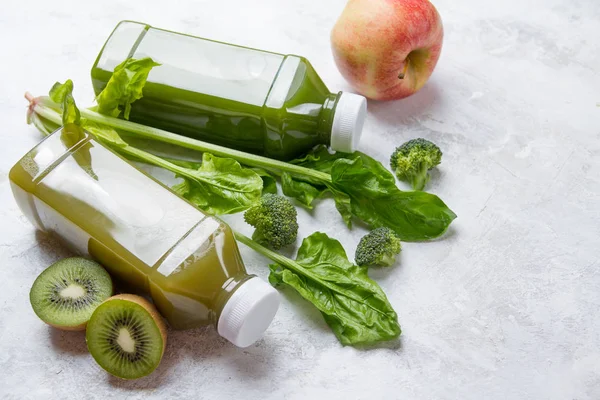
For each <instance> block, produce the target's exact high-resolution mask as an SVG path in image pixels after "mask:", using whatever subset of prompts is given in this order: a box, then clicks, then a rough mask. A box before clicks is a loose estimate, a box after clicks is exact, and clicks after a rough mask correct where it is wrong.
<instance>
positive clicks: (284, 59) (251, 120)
mask: <svg viewBox="0 0 600 400" xmlns="http://www.w3.org/2000/svg"><path fill="white" fill-rule="evenodd" d="M144 57H151V58H152V59H153V60H154V61H156V62H158V63H160V64H161V65H160V66H157V67H154V68H153V69H152V70H151V71H150V74H149V76H148V80H147V82H146V84H145V86H144V88H143V97H142V98H141V99H139V100H136V101H135V102H134V103H133V104H132V109H131V114H130V117H129V119H130V120H131V121H134V122H138V123H141V124H144V125H149V126H153V127H156V128H160V129H164V130H167V131H171V132H174V133H178V134H181V135H185V136H189V137H193V138H196V139H200V140H204V141H207V142H211V143H215V144H219V145H222V146H226V147H230V148H234V149H238V150H243V151H247V152H251V153H255V154H259V155H264V156H267V157H271V158H276V159H281V160H289V159H292V158H295V157H297V156H299V155H301V154H303V153H306V152H307V151H308V150H310V149H311V148H313V147H314V146H315V145H318V144H325V145H328V146H331V148H332V149H333V150H336V151H342V152H352V151H354V150H355V149H356V147H357V144H358V141H359V138H360V134H361V131H362V128H363V123H364V119H365V115H366V99H365V98H364V97H362V96H359V95H356V94H352V93H344V92H339V93H331V92H330V91H329V89H327V87H326V86H325V84H324V83H323V81H322V80H321V78H320V77H319V76H318V75H317V73H316V72H315V70H314V69H313V67H312V66H311V64H310V63H309V62H308V60H306V59H305V58H303V57H299V56H295V55H284V54H278V53H272V52H268V51H262V50H256V49H251V48H247V47H241V46H236V45H231V44H227V43H221V42H216V41H212V40H207V39H202V38H198V37H194V36H189V35H184V34H180V33H175V32H170V31H166V30H162V29H157V28H153V27H151V26H149V25H146V24H142V23H138V22H132V21H122V22H120V23H119V24H118V25H117V27H116V28H115V30H114V31H113V32H112V34H111V35H110V37H109V38H108V40H107V41H106V43H105V44H104V47H103V48H102V50H101V51H100V54H99V55H98V58H97V59H96V62H95V63H94V66H93V67H92V82H93V86H94V91H95V92H96V95H98V94H99V93H100V92H101V91H102V89H104V87H105V86H106V84H107V82H108V81H109V79H110V77H111V76H112V72H113V71H114V68H115V67H116V66H117V65H119V64H120V63H121V62H123V61H125V60H126V59H128V58H135V59H140V58H144Z"/></svg>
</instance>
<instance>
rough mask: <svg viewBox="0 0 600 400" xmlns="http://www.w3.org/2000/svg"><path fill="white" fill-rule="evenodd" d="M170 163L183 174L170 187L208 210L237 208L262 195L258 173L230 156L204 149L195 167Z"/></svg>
mask: <svg viewBox="0 0 600 400" xmlns="http://www.w3.org/2000/svg"><path fill="white" fill-rule="evenodd" d="M173 166H174V167H175V168H174V169H172V170H173V171H174V172H175V173H176V174H177V176H178V177H180V178H183V182H182V183H180V184H178V185H175V186H174V187H173V190H175V192H177V193H178V194H180V195H181V196H183V197H185V198H186V199H188V200H189V201H191V202H192V203H194V204H195V205H196V206H198V207H200V208H201V209H203V210H204V211H206V212H207V213H209V214H233V213H236V212H240V211H243V210H246V209H247V208H249V207H250V206H251V205H252V204H254V203H256V202H257V201H258V200H259V199H260V197H261V194H262V187H263V186H262V185H263V182H262V179H261V177H260V176H259V175H258V174H257V173H256V172H255V171H252V170H251V169H249V168H243V167H242V166H241V165H240V163H238V162H237V161H235V160H233V159H231V158H220V157H215V156H213V155H212V154H209V153H204V154H203V156H202V164H201V165H200V167H199V168H198V169H190V168H184V167H178V166H175V165H173Z"/></svg>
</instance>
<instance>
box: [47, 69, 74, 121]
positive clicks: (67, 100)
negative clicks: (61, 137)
mask: <svg viewBox="0 0 600 400" xmlns="http://www.w3.org/2000/svg"><path fill="white" fill-rule="evenodd" d="M50 99H51V100H52V101H53V102H55V103H58V104H61V105H62V123H63V125H65V126H67V125H69V124H74V125H78V126H79V125H80V122H81V113H80V112H79V109H78V108H77V105H76V104H75V99H74V98H73V81H72V80H70V79H67V81H66V82H65V83H60V82H56V83H55V84H54V86H52V89H50Z"/></svg>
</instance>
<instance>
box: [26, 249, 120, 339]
mask: <svg viewBox="0 0 600 400" xmlns="http://www.w3.org/2000/svg"><path fill="white" fill-rule="evenodd" d="M112 292H113V285H112V281H111V279H110V275H108V272H106V270H105V269H104V268H102V266H101V265H100V264H98V263H97V262H95V261H92V260H88V259H87V258H82V257H71V258H65V259H64V260H60V261H58V262H55V263H54V264H52V265H51V266H49V267H48V268H46V269H45V270H44V271H43V272H42V273H41V274H40V276H38V277H37V279H36V280H35V282H33V286H32V287H31V291H30V292H29V300H30V301H31V306H32V307H33V311H34V312H35V313H36V314H37V316H38V317H40V319H41V320H42V321H44V322H45V323H47V324H49V325H52V326H54V327H56V328H60V329H64V330H72V331H77V330H83V329H85V325H86V323H87V322H88V321H89V319H90V317H91V316H92V313H93V312H94V310H95V309H96V307H98V306H99V305H100V304H101V303H102V302H103V301H104V300H106V299H107V298H108V297H110V296H111V295H112Z"/></svg>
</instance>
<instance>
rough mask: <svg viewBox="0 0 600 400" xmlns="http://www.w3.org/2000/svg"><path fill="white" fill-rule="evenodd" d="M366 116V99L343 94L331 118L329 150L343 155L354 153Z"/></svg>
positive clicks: (355, 95)
mask: <svg viewBox="0 0 600 400" xmlns="http://www.w3.org/2000/svg"><path fill="white" fill-rule="evenodd" d="M366 116H367V99H365V98H364V97H363V96H359V95H357V94H352V93H345V92H343V93H342V94H341V96H340V99H339V100H338V103H337V106H336V107H335V114H334V116H333V125H332V127H331V148H332V149H333V150H335V151H341V152H343V153H352V152H353V151H355V150H356V148H357V147H358V142H359V141H360V135H361V133H362V129H363V125H364V124H365V118H366Z"/></svg>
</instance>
